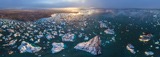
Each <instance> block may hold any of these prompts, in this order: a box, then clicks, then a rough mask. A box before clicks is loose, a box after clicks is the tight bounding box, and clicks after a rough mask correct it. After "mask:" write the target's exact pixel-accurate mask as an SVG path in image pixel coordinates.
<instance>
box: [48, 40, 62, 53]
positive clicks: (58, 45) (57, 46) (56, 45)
mask: <svg viewBox="0 0 160 57" xmlns="http://www.w3.org/2000/svg"><path fill="white" fill-rule="evenodd" d="M52 46H53V48H52V50H51V51H52V53H57V52H60V51H62V50H63V49H64V43H55V42H53V43H52Z"/></svg>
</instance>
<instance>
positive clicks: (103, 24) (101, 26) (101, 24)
mask: <svg viewBox="0 0 160 57" xmlns="http://www.w3.org/2000/svg"><path fill="white" fill-rule="evenodd" d="M99 23H100V28H107V25H106V24H105V23H103V22H102V21H100V22H99Z"/></svg>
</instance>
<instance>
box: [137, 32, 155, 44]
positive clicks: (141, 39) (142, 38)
mask: <svg viewBox="0 0 160 57" xmlns="http://www.w3.org/2000/svg"><path fill="white" fill-rule="evenodd" d="M152 37H153V35H152V34H146V35H140V38H139V40H140V41H142V42H148V41H149V40H150V39H151V38H152Z"/></svg>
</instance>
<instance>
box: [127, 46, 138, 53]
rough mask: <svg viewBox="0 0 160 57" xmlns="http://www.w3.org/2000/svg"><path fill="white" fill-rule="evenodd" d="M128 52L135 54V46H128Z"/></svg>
mask: <svg viewBox="0 0 160 57" xmlns="http://www.w3.org/2000/svg"><path fill="white" fill-rule="evenodd" d="M126 48H127V50H129V51H130V52H131V53H133V54H135V53H136V52H135V50H134V46H133V45H132V44H128V45H127V46H126Z"/></svg>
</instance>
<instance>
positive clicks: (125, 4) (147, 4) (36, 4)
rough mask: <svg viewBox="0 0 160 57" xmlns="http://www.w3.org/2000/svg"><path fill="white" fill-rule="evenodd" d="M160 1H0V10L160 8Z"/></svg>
mask: <svg viewBox="0 0 160 57" xmlns="http://www.w3.org/2000/svg"><path fill="white" fill-rule="evenodd" d="M159 2H160V0H0V4H1V5H0V8H57V7H98V8H160V3H159Z"/></svg>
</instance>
